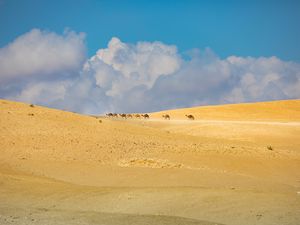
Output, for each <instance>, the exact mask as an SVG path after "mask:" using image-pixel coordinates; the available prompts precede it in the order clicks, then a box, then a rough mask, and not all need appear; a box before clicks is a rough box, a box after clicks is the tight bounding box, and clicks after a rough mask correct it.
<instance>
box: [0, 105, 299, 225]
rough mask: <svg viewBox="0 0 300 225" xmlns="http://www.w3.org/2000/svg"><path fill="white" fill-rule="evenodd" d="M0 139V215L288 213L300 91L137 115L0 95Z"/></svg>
mask: <svg viewBox="0 0 300 225" xmlns="http://www.w3.org/2000/svg"><path fill="white" fill-rule="evenodd" d="M165 113H168V114H169V115H170V116H171V119H170V120H163V119H162V117H161V116H162V115H163V114H165ZM185 114H193V115H194V116H195V120H194V121H191V120H188V119H186V118H185ZM0 140H1V148H0V151H1V152H0V224H1V225H2V224H3V225H8V224H20V225H23V224H24V225H25V224H26V225H27V224H28V225H29V224H38V225H40V224H45V225H48V224H53V225H54V224H55V225H56V224H57V225H60V224H68V225H69V224H71V225H72V224H83V225H84V224H92V225H93V224H101V225H121V224H122V225H127V224H128V225H129V224H135V225H212V224H226V225H248V224H249V225H254V224H263V225H275V224H278V225H288V224H289V225H297V224H300V100H288V101H275V102H266V103H253V104H237V105H224V106H208V107H197V108H190V109H189V108H187V109H179V110H170V111H164V112H157V113H152V114H150V119H149V120H146V119H111V118H105V117H95V116H86V115H79V114H75V113H71V112H64V111H59V110H54V109H49V108H44V107H40V106H33V107H31V106H30V105H28V104H24V103H17V102H12V101H7V100H0Z"/></svg>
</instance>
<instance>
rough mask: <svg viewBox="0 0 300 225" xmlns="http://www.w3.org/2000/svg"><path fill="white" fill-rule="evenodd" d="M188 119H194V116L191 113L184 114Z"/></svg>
mask: <svg viewBox="0 0 300 225" xmlns="http://www.w3.org/2000/svg"><path fill="white" fill-rule="evenodd" d="M185 116H186V117H187V118H188V119H189V120H194V119H195V117H194V116H193V115H191V114H190V115H185Z"/></svg>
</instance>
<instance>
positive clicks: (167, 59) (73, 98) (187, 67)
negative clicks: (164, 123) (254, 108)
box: [0, 30, 300, 113]
mask: <svg viewBox="0 0 300 225" xmlns="http://www.w3.org/2000/svg"><path fill="white" fill-rule="evenodd" d="M32 33H35V34H32ZM31 36H33V37H34V38H32V39H33V40H35V41H34V43H35V44H34V43H32V44H31V45H27V44H26V46H27V47H24V50H22V51H24V52H22V53H21V52H18V54H17V55H21V56H23V57H25V55H26V54H28V55H29V56H30V57H29V59H28V61H26V60H25V61H26V62H27V63H24V61H23V60H21V59H19V58H18V57H19V56H15V54H16V53H14V52H15V51H13V50H12V49H19V50H20V51H21V49H22V48H20V47H19V48H17V47H15V46H19V45H21V44H20V43H28V42H30V41H29V40H30V39H31V38H29V37H31ZM24 40H26V41H24ZM37 40H38V41H37ZM11 46H13V47H11ZM21 46H22V45H21ZM48 48H49V49H48ZM53 48H56V50H55V49H54V50H53ZM73 48H74V49H73ZM8 49H10V50H8ZM37 49H39V50H37ZM58 49H59V50H58ZM84 49H85V47H84V37H83V35H82V34H76V33H74V32H70V31H69V32H67V33H65V34H63V35H58V34H54V33H49V32H44V31H39V30H33V31H31V32H29V33H27V34H25V35H23V36H21V37H19V38H18V39H16V40H15V41H14V42H13V43H12V44H10V45H8V46H6V47H4V48H2V49H1V50H0V65H5V66H3V68H4V69H3V68H2V66H0V96H1V97H4V98H9V99H15V100H19V101H26V102H32V103H35V104H42V105H47V106H51V107H56V108H61V109H66V110H71V111H76V112H81V113H105V112H109V111H113V112H150V111H157V110H162V109H168V108H178V107H190V106H197V105H206V104H222V103H237V102H251V101H267V100H278V99H291V98H299V97H300V64H299V63H295V62H287V61H283V60H280V59H279V58H277V57H268V58H266V57H259V58H253V57H237V56H230V57H228V58H225V59H221V58H220V57H218V55H216V54H215V53H214V52H213V51H212V50H210V49H205V50H203V51H201V50H198V49H194V50H192V51H191V52H190V53H189V55H188V57H183V56H182V55H181V54H179V53H178V51H177V48H176V46H173V45H166V44H164V43H161V42H138V43H136V44H129V43H124V42H122V41H121V40H119V39H118V38H115V37H114V38H112V39H111V41H110V42H109V43H108V46H107V48H104V49H99V50H98V51H97V53H96V54H95V55H94V56H92V57H91V58H89V59H85V60H84V55H85V54H84ZM35 51H36V52H35ZM64 51H65V52H64ZM32 52H35V53H32ZM56 54H60V55H59V56H58V57H56V58H55V57H54V58H55V59H54V58H53V59H50V61H49V62H47V63H46V62H44V61H46V59H47V58H51V57H52V56H53V55H56ZM37 56H39V57H37ZM37 58H42V59H41V62H39V63H38V62H37V61H38V60H37V61H36V59H37ZM33 59H35V60H33ZM1 60H2V61H1ZM30 60H33V61H30ZM83 61H84V64H83ZM12 62H13V63H12ZM1 63H2V64H1ZM30 63H32V64H33V66H32V67H31V66H30V65H29V64H30ZM12 64H14V65H15V66H14V67H17V66H16V65H18V64H20V67H19V68H17V69H15V70H14V68H13V67H12V66H11V65H12ZM3 71H5V73H4V72H3ZM64 74H69V75H68V76H66V75H64ZM15 77H18V78H19V77H20V78H24V77H26V79H20V80H18V81H17V82H15V81H14V82H12V80H11V79H13V78H15ZM37 77H46V78H47V79H37ZM49 77H50V78H49ZM4 84H5V85H4Z"/></svg>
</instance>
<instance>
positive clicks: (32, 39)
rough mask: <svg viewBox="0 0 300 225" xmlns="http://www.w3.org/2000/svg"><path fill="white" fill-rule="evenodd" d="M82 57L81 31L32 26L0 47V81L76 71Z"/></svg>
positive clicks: (82, 42)
mask: <svg viewBox="0 0 300 225" xmlns="http://www.w3.org/2000/svg"><path fill="white" fill-rule="evenodd" d="M84 60H85V44H84V34H76V33H74V32H72V31H65V33H64V34H63V35H58V34H56V33H53V32H47V31H41V30H39V29H33V30H31V31H29V32H28V33H25V34H23V35H21V36H20V37H18V38H17V39H15V40H14V41H13V42H12V43H10V44H8V45H7V46H5V47H4V48H1V49H0V82H2V83H3V82H7V81H11V80H13V79H22V78H26V77H28V76H31V77H32V76H36V77H45V76H47V75H48V76H49V75H51V76H53V75H54V74H55V75H58V76H62V75H67V74H68V73H70V72H74V71H76V70H77V71H78V70H80V67H81V63H82V62H83V61H84Z"/></svg>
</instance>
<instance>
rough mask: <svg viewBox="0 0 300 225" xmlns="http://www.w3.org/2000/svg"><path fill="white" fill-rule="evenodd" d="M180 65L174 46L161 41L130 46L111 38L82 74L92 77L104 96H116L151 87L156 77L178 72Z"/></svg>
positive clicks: (88, 63) (89, 61)
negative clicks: (141, 87)
mask: <svg viewBox="0 0 300 225" xmlns="http://www.w3.org/2000/svg"><path fill="white" fill-rule="evenodd" d="M180 63H181V59H180V57H179V56H178V55H177V49H176V47H175V46H170V45H165V44H163V43H161V42H153V43H149V42H139V43H137V44H136V45H130V44H125V43H123V42H121V41H120V40H119V39H118V38H115V37H114V38H112V39H111V41H110V42H109V44H108V48H106V49H100V50H99V51H98V52H97V54H96V55H95V56H93V57H92V58H91V59H90V60H88V62H87V63H86V65H85V67H84V71H83V72H84V73H93V74H95V77H96V81H97V84H98V85H99V86H100V87H102V88H105V89H106V90H107V91H106V94H107V95H109V96H119V95H122V94H123V93H124V92H126V91H128V90H130V89H132V88H134V87H136V86H139V85H145V86H146V87H147V88H148V89H149V88H151V87H152V86H153V84H154V83H155V81H156V79H157V78H158V77H160V76H166V75H169V74H172V73H174V72H175V71H176V70H178V69H179V67H180Z"/></svg>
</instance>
